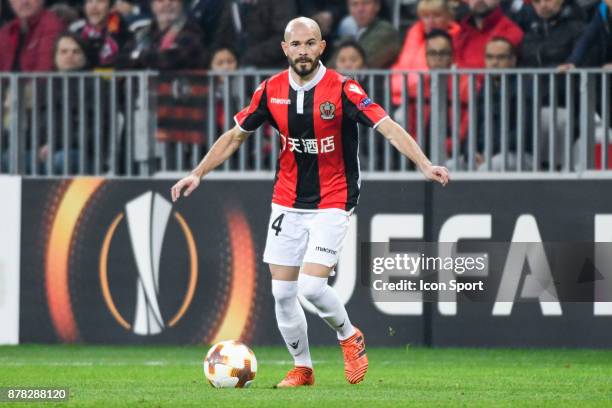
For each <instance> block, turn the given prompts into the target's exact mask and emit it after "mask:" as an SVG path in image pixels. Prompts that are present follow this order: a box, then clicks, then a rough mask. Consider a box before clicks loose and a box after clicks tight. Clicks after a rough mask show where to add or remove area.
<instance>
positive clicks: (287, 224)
mask: <svg viewBox="0 0 612 408" xmlns="http://www.w3.org/2000/svg"><path fill="white" fill-rule="evenodd" d="M349 217H350V213H348V212H345V211H342V210H337V211H335V210H333V209H332V210H330V211H319V212H299V211H292V209H290V208H287V207H281V206H278V205H273V206H272V213H271V215H270V222H269V223H268V237H267V239H266V249H265V251H264V257H263V260H264V262H265V263H268V264H273V265H284V266H301V265H302V263H304V262H308V263H316V264H321V265H325V266H328V267H332V266H334V265H335V264H337V263H338V258H339V256H340V251H341V250H342V245H343V244H344V237H345V236H346V233H347V231H348V227H349Z"/></svg>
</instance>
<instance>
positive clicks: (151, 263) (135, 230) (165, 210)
mask: <svg viewBox="0 0 612 408" xmlns="http://www.w3.org/2000/svg"><path fill="white" fill-rule="evenodd" d="M171 210H172V205H171V204H170V202H169V201H168V200H166V199H165V198H163V197H162V196H161V195H159V194H158V193H153V192H151V191H149V192H147V193H144V194H143V195H141V196H140V197H138V198H136V199H134V200H132V201H130V202H128V203H127V204H126V206H125V213H126V219H127V224H128V230H129V233H130V241H131V243H132V251H133V253H134V258H135V260H136V266H137V267H138V281H137V282H136V313H135V317H134V324H133V325H132V329H133V331H134V333H135V334H139V335H142V336H146V335H152V334H158V333H160V332H161V331H162V330H163V329H164V326H165V324H164V319H163V318H162V315H161V311H160V308H159V302H158V299H157V297H158V295H159V260H160V257H161V249H162V244H163V241H164V233H165V232H166V226H167V225H168V219H169V218H170V212H171Z"/></svg>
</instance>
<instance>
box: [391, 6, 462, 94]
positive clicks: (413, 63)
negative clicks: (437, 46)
mask: <svg viewBox="0 0 612 408" xmlns="http://www.w3.org/2000/svg"><path fill="white" fill-rule="evenodd" d="M417 15H418V16H419V21H417V22H416V23H415V24H414V25H413V26H412V27H411V28H410V30H408V32H407V34H406V40H405V41H404V46H403V48H402V51H401V52H400V55H399V57H398V59H397V61H396V62H395V64H394V65H393V66H392V67H391V69H396V70H426V69H427V61H426V56H425V36H426V35H427V33H429V32H431V30H434V29H438V30H445V31H447V32H448V33H449V34H450V36H451V38H453V39H455V40H456V38H457V36H458V35H459V24H457V23H455V22H454V21H453V14H452V12H451V9H450V6H449V2H448V0H421V1H419V4H418V5H417ZM451 57H452V56H451ZM404 83H405V82H404ZM417 84H418V76H417V75H408V89H411V88H414V89H416V86H417ZM391 89H392V91H393V104H394V105H399V103H400V98H401V93H402V77H401V75H393V76H392V77H391Z"/></svg>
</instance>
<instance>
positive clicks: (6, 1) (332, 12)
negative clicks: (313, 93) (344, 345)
mask: <svg viewBox="0 0 612 408" xmlns="http://www.w3.org/2000/svg"><path fill="white" fill-rule="evenodd" d="M402 3H403V2H402ZM394 4H395V0H327V1H323V0H284V1H274V0H184V1H181V0H82V1H78V0H48V2H47V3H45V1H44V0H2V2H1V3H0V27H1V28H0V44H2V47H1V48H0V71H12V72H32V71H50V70H53V69H58V66H57V63H58V61H57V60H58V58H60V53H61V52H62V49H61V48H62V47H61V45H63V44H62V43H68V42H70V43H71V46H72V47H74V48H78V53H79V54H80V56H78V57H76V56H66V55H64V56H63V57H62V58H67V59H74V58H77V59H78V58H80V59H83V64H82V66H80V65H78V64H77V65H76V66H75V67H73V68H72V69H80V70H82V69H92V68H114V69H138V68H152V69H159V70H176V69H207V68H210V67H211V64H212V63H213V62H214V60H215V58H216V57H217V58H220V59H221V60H223V59H227V56H228V55H229V54H231V56H232V58H233V59H234V60H235V61H236V66H241V67H255V68H280V67H284V66H286V60H285V57H284V55H283V53H282V51H281V48H280V46H279V42H280V40H281V39H282V35H283V30H284V27H285V25H286V23H287V22H288V21H289V20H290V19H292V18H293V17H295V16H298V15H305V16H310V17H312V18H313V19H315V20H316V21H317V22H318V23H319V25H320V26H321V30H322V33H323V37H324V39H325V40H326V41H327V44H328V48H327V50H326V52H325V54H324V62H327V63H328V64H329V65H331V66H339V67H340V68H343V69H346V68H347V67H348V68H350V69H355V68H366V67H367V68H393V69H428V64H427V55H426V45H427V36H428V34H430V33H431V32H432V31H436V30H440V31H443V32H445V33H447V34H448V36H449V38H450V43H451V44H450V45H451V55H449V56H445V55H440V56H437V57H434V58H437V59H447V60H449V62H450V65H452V66H457V67H459V68H483V67H485V66H486V58H485V47H486V45H487V43H488V42H489V41H490V40H491V39H492V38H494V37H500V38H504V39H506V40H508V42H509V44H510V45H512V47H513V49H514V50H515V51H516V56H517V58H516V65H517V66H520V67H560V68H561V69H570V68H572V67H580V66H597V67H599V66H606V64H612V31H611V30H610V27H611V26H612V22H611V21H612V19H611V18H610V16H611V15H612V1H611V0H603V1H601V2H597V1H596V0H503V1H502V0H420V1H418V2H417V3H414V17H415V21H414V24H412V25H411V26H409V27H407V28H406V29H405V30H403V29H402V27H396V26H394V25H393V24H392V23H391V21H390V20H391V18H392V13H393V12H394V11H396V9H397V8H396V7H394ZM402 21H403V20H402ZM401 31H405V33H402V32H401ZM66 33H72V34H73V35H72V36H71V37H67V36H64V37H62V36H63V35H65V34H66ZM69 38H70V39H69ZM218 53H220V54H221V55H220V56H217V54H218ZM608 67H609V65H608ZM394 90H395V92H397V84H396V85H394Z"/></svg>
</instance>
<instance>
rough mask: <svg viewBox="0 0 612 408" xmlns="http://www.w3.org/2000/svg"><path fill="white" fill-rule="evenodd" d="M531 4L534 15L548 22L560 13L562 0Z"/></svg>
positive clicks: (545, 0)
mask: <svg viewBox="0 0 612 408" xmlns="http://www.w3.org/2000/svg"><path fill="white" fill-rule="evenodd" d="M532 4H533V8H534V10H535V12H536V14H537V15H538V16H539V17H540V18H542V19H544V20H548V19H549V18H551V17H553V16H555V15H556V14H557V13H559V11H561V7H562V6H563V0H533V1H532Z"/></svg>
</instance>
